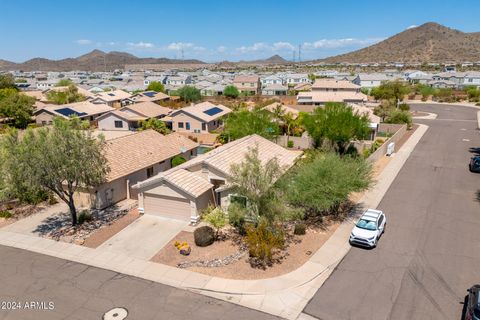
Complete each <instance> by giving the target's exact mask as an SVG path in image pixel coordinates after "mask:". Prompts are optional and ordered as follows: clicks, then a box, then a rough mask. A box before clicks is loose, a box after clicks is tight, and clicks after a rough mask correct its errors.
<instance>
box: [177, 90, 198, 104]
mask: <svg viewBox="0 0 480 320" xmlns="http://www.w3.org/2000/svg"><path fill="white" fill-rule="evenodd" d="M175 95H177V96H179V97H180V98H182V99H183V101H185V102H197V101H200V100H201V99H202V95H201V94H200V90H198V89H197V88H195V87H192V86H184V87H182V88H180V89H178V90H177V91H176V92H175Z"/></svg>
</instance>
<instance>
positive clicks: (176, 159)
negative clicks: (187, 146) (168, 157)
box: [172, 156, 187, 168]
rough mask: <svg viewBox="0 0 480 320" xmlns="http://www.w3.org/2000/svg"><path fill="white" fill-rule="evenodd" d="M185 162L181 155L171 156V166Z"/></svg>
mask: <svg viewBox="0 0 480 320" xmlns="http://www.w3.org/2000/svg"><path fill="white" fill-rule="evenodd" d="M184 162H187V160H186V159H185V158H184V157H182V156H175V157H173V158H172V168H173V167H176V166H179V165H181V164H182V163H184Z"/></svg>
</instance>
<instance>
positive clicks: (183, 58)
mask: <svg viewBox="0 0 480 320" xmlns="http://www.w3.org/2000/svg"><path fill="white" fill-rule="evenodd" d="M183 60H185V57H184V55H183V48H182V61H183Z"/></svg>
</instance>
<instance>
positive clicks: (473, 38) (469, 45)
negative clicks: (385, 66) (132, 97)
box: [320, 22, 480, 63]
mask: <svg viewBox="0 0 480 320" xmlns="http://www.w3.org/2000/svg"><path fill="white" fill-rule="evenodd" d="M320 61H322V62H327V63H341V62H346V63H375V62H377V63H382V62H403V63H424V62H437V63H442V62H465V61H480V32H475V33H465V32H462V31H459V30H455V29H450V28H447V27H445V26H442V25H440V24H438V23H434V22H428V23H425V24H423V25H421V26H419V27H414V28H410V29H407V30H405V31H403V32H400V33H398V34H396V35H394V36H392V37H390V38H388V39H386V40H383V41H381V42H379V43H377V44H374V45H372V46H369V47H366V48H363V49H360V50H357V51H353V52H350V53H346V54H341V55H338V56H334V57H329V58H326V59H322V60H320Z"/></svg>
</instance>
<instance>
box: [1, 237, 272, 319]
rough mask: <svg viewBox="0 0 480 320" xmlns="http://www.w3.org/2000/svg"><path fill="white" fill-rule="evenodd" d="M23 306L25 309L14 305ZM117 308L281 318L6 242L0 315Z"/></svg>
mask: <svg viewBox="0 0 480 320" xmlns="http://www.w3.org/2000/svg"><path fill="white" fill-rule="evenodd" d="M12 302H14V304H13V305H12ZM30 302H34V303H35V304H30ZM25 303H27V306H28V307H30V308H29V309H25ZM18 305H21V306H22V309H21V310H11V308H12V307H13V306H18ZM51 307H53V310H48V309H50V308H51ZM114 307H123V308H125V309H127V310H128V316H127V318H124V317H121V316H120V314H119V316H117V317H115V318H112V319H115V320H122V319H126V320H128V319H132V320H142V319H168V320H175V319H242V320H245V319H277V318H275V317H273V316H270V315H267V314H264V313H261V312H258V311H255V310H251V309H248V308H244V307H241V306H238V305H235V304H231V303H228V302H225V301H220V300H216V299H213V298H209V297H206V296H202V295H199V294H195V293H191V292H188V291H185V290H181V289H176V288H173V287H169V286H166V285H162V284H158V283H154V282H151V281H147V280H143V279H139V278H135V277H131V276H127V275H123V274H119V273H116V272H113V271H108V270H103V269H99V268H95V267H90V266H87V265H83V264H80V263H76V262H71V261H65V260H62V259H57V258H53V257H49V256H45V255H40V254H37V253H33V252H29V251H25V250H20V249H15V248H9V247H4V246H0V319H9V320H10V319H11V320H27V319H28V320H30V319H31V320H43V319H45V320H56V319H69V320H70V319H72V320H90V319H92V320H100V319H102V317H103V315H104V313H105V312H107V311H109V310H111V309H112V308H114ZM41 308H43V309H47V310H41ZM5 309H10V310H5Z"/></svg>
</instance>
